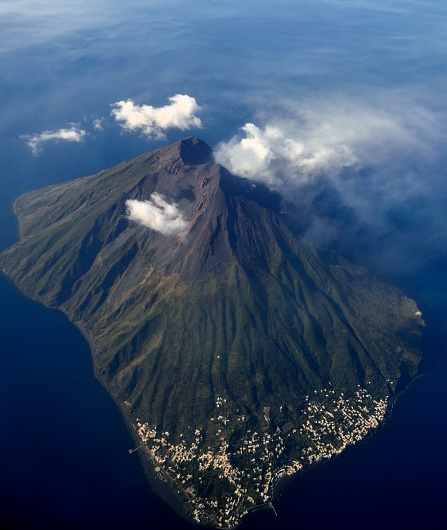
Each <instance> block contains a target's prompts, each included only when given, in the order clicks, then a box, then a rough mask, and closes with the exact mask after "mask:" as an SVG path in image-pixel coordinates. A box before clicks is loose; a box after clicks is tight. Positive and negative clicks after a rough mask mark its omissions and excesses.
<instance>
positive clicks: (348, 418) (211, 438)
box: [135, 388, 387, 528]
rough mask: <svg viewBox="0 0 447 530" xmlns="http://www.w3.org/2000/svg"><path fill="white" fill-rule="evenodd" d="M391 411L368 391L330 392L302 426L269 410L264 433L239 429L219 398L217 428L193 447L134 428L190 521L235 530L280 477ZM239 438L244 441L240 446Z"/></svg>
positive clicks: (200, 433) (334, 450)
mask: <svg viewBox="0 0 447 530" xmlns="http://www.w3.org/2000/svg"><path fill="white" fill-rule="evenodd" d="M269 410H270V409H269ZM280 410H282V407H281V408H280ZM386 410H387V400H386V399H382V400H374V399H373V398H372V397H371V395H369V394H368V392H367V391H366V390H365V389H361V388H359V389H358V390H357V392H355V393H354V395H352V396H350V397H346V396H345V395H344V394H343V393H342V392H341V393H336V392H335V391H334V390H332V389H329V390H328V389H323V390H319V391H315V395H313V396H312V397H310V396H306V406H305V407H304V408H303V409H302V410H301V414H300V418H301V423H300V425H297V426H295V425H294V424H293V423H292V422H291V421H288V422H287V423H285V424H283V425H282V426H279V425H272V421H271V420H270V415H269V411H267V412H266V410H265V408H264V412H263V418H262V420H261V421H260V422H258V424H259V427H260V428H258V429H257V430H258V431H260V432H257V431H252V430H250V429H248V426H247V429H246V430H244V429H240V428H239V430H238V431H235V430H234V425H235V424H236V423H237V422H240V421H241V416H240V415H238V416H237V417H236V416H235V415H234V416H235V417H232V415H231V414H228V411H227V406H226V400H225V399H224V398H221V397H218V398H217V399H216V413H215V414H214V417H213V418H210V426H209V427H208V428H204V429H196V430H195V431H194V435H193V436H192V437H191V436H188V440H189V441H188V442H187V441H186V439H184V435H183V434H177V435H176V436H171V435H170V433H169V432H168V431H165V432H157V429H156V428H155V427H153V428H150V427H149V425H148V424H147V423H143V422H141V421H140V420H137V422H136V425H135V429H136V432H137V434H138V437H139V439H140V441H141V448H142V449H143V450H144V451H145V452H146V454H147V455H148V456H149V457H150V459H151V460H152V462H153V463H154V466H155V469H156V471H158V472H159V473H160V478H163V479H164V480H168V479H169V480H170V481H171V482H172V483H173V484H174V486H175V487H176V489H177V491H178V492H179V494H180V495H181V497H182V498H183V500H184V501H185V506H186V509H187V511H188V513H189V514H190V515H191V517H192V518H193V519H194V520H195V521H197V522H200V523H204V524H212V525H214V526H217V527H220V528H233V527H235V526H236V525H237V524H239V523H240V520H241V517H242V516H243V515H244V514H246V513H247V511H248V510H249V509H250V508H252V507H254V506H257V505H261V504H264V503H268V502H270V501H271V499H272V495H273V490H274V488H275V486H276V484H277V483H278V481H279V479H280V478H281V477H283V476H285V475H293V474H295V473H297V472H298V471H299V470H300V469H303V468H304V467H307V466H309V465H311V464H314V463H316V462H319V461H320V460H323V459H326V458H331V457H332V455H334V454H338V453H340V452H341V451H343V449H345V448H346V447H347V446H348V445H351V444H354V443H356V442H357V441H359V440H361V439H362V438H364V437H365V436H366V435H367V433H368V432H370V431H371V430H372V429H375V428H376V427H378V426H379V424H380V422H381V421H382V420H383V418H384V416H385V413H386ZM296 423H297V422H296ZM228 425H229V427H228ZM240 425H241V423H239V426H240ZM235 432H238V433H241V432H242V433H243V435H242V436H239V434H238V435H237V440H235V436H234V433H235ZM174 438H175V439H176V443H174V441H173V439H174Z"/></svg>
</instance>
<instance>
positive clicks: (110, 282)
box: [0, 137, 424, 528]
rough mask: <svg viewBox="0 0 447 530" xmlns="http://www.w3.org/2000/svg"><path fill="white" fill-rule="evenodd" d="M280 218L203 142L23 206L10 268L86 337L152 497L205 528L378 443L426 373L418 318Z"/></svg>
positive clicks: (385, 288)
mask: <svg viewBox="0 0 447 530" xmlns="http://www.w3.org/2000/svg"><path fill="white" fill-rule="evenodd" d="M282 204H283V199H282V198H281V197H280V196H279V195H278V194H277V193H275V192H274V191H271V190H269V189H268V188H267V187H266V186H264V185H262V184H260V183H257V182H254V181H253V180H248V179H245V178H241V177H238V176H235V175H232V174H231V173H230V172H229V171H227V170H226V169H225V168H224V167H222V166H221V165H219V164H216V163H214V161H213V152H212V149H211V148H210V147H209V146H208V145H207V144H206V143H205V142H203V141H202V140H199V139H197V138H192V137H189V138H186V139H184V140H182V141H179V142H177V143H175V144H173V145H170V146H167V147H162V148H160V149H157V150H156V151H153V152H151V153H145V154H143V155H141V156H139V157H138V158H135V159H134V160H132V161H130V162H122V163H121V164H119V165H117V166H115V167H113V168H111V169H107V170H104V171H101V172H99V173H98V174H95V175H92V176H88V177H83V178H80V179H77V180H73V181H71V182H68V183H64V184H60V185H55V186H50V187H47V188H45V189H41V190H37V191H33V192H31V193H27V194H26V195H23V196H22V197H20V198H19V199H17V201H16V202H15V205H14V209H15V213H16V215H17V217H18V220H19V228H20V241H19V242H18V243H16V244H15V245H13V246H12V247H10V248H9V249H7V250H5V251H4V252H3V253H2V254H0V268H1V269H2V270H3V271H4V272H5V273H6V274H7V275H8V276H9V277H10V278H11V279H12V280H13V281H14V283H15V284H16V285H17V286H18V287H19V288H20V289H21V290H22V291H23V293H25V294H26V295H27V296H29V297H31V298H32V299H34V300H37V301H39V302H41V303H42V304H44V305H45V306H47V307H50V308H57V309H59V310H61V311H63V312H64V313H66V314H67V315H68V317H69V318H70V320H71V321H72V322H73V323H74V324H75V325H77V326H78V327H79V328H80V329H81V330H82V331H83V333H84V334H85V335H86V336H87V337H88V338H89V341H90V344H91V348H92V357H93V364H94V371H95V375H96V377H97V378H98V380H99V381H100V382H101V383H102V384H103V385H104V387H105V388H106V389H107V391H108V392H109V393H110V395H111V396H112V397H113V399H114V400H115V402H116V404H117V405H118V406H119V408H120V410H121V412H122V414H123V417H124V420H125V421H126V424H127V426H128V428H129V430H130V431H131V433H132V435H133V436H134V439H135V444H136V445H135V451H138V453H139V455H140V457H141V460H142V463H143V465H144V466H145V469H146V474H147V476H148V479H149V480H150V482H151V484H152V486H153V487H154V489H155V490H156V491H158V492H164V493H163V495H164V498H165V500H167V502H169V503H170V504H171V505H172V506H173V507H174V508H175V509H176V510H177V511H179V512H180V513H181V514H182V515H184V516H186V517H188V518H190V519H191V520H193V521H195V522H198V523H202V524H206V525H209V526H214V527H219V528H234V527H235V526H237V525H238V524H239V523H240V522H241V519H242V517H243V516H244V515H245V514H247V513H248V512H249V511H250V510H252V509H254V508H256V507H259V506H262V505H266V504H268V503H270V502H271V501H272V498H273V493H274V490H275V487H276V485H277V484H278V482H279V481H280V479H282V478H283V477H291V476H293V475H295V474H297V473H298V472H300V471H302V470H306V469H308V468H309V467H310V466H313V465H315V464H316V463H318V462H321V461H324V460H325V459H329V458H331V457H333V456H334V455H337V454H338V453H340V452H341V451H343V450H344V449H345V448H346V447H348V446H349V445H352V444H355V443H356V442H358V441H360V440H362V439H364V438H365V437H367V436H368V435H370V434H371V433H373V432H374V431H375V430H376V429H377V428H378V427H379V426H380V425H381V423H383V421H384V419H385V415H386V413H387V411H388V410H389V407H390V402H392V400H393V399H394V397H395V396H396V395H397V394H398V393H399V392H401V391H402V390H403V389H404V388H405V387H406V386H407V385H408V384H409V383H410V382H411V381H412V380H413V379H414V378H415V377H416V376H417V375H418V374H419V373H420V372H421V369H422V366H423V364H424V363H423V360H424V356H423V353H422V352H423V344H424V321H423V318H422V314H421V311H420V310H419V309H418V307H417V305H416V303H415V302H414V301H413V300H412V299H410V298H408V297H406V296H405V295H404V294H403V293H402V292H400V291H399V290H398V289H397V288H395V287H393V286H392V285H390V284H388V283H386V282H384V281H380V280H378V279H377V278H376V277H375V276H373V275H372V274H371V273H370V272H368V270H366V269H365V268H364V267H362V266H360V265H358V264H355V263H353V262H352V261H350V260H348V259H347V258H346V257H344V255H343V254H341V253H340V252H337V251H334V250H328V249H324V248H317V247H316V246H315V245H313V244H311V243H310V242H308V241H306V239H304V238H303V237H302V235H301V234H300V233H299V231H297V230H296V229H294V228H293V223H290V222H289V217H288V214H286V213H284V211H283V208H282ZM137 207H138V208H140V209H141V208H142V209H143V210H144V208H146V210H147V211H149V212H152V213H151V215H152V214H153V215H155V216H157V215H158V216H159V218H158V220H159V221H160V219H161V220H163V219H164V220H166V216H168V217H169V215H170V216H171V217H170V221H172V222H171V224H169V223H168V224H166V223H165V224H164V225H163V224H160V223H159V225H157V224H156V223H155V221H154V220H153V219H152V221H150V222H149V223H148V222H146V223H145V222H143V221H142V220H141V219H140V218H139V217H138V216H137V215H136V214H135V212H134V209H135V208H137ZM154 212H155V214H154ZM160 216H162V217H161V218H160ZM163 216H164V217H163ZM151 223H152V224H151ZM154 223H155V224H154ZM168 490H169V492H170V493H169V494H166V491H168Z"/></svg>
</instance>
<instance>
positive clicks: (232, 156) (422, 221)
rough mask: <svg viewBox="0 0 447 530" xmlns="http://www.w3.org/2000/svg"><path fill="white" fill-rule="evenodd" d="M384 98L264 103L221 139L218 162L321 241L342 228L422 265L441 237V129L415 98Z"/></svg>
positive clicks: (397, 266) (390, 258)
mask: <svg viewBox="0 0 447 530" xmlns="http://www.w3.org/2000/svg"><path fill="white" fill-rule="evenodd" d="M385 96H386V97H385ZM385 96H384V95H383V94H381V97H380V101H376V102H373V103H371V101H370V102H367V101H366V100H365V99H363V100H360V99H358V100H354V99H353V100H351V101H348V100H347V99H346V98H345V99H339V100H336V99H333V100H331V101H330V102H328V101H327V102H324V101H321V100H319V101H318V100H313V101H308V102H300V105H299V106H298V103H290V102H289V103H288V104H287V105H284V108H283V109H280V110H279V111H278V110H277V109H276V112H274V111H271V110H269V109H267V108H266V109H264V110H263V111H262V112H258V113H257V114H255V116H254V117H255V118H256V120H253V122H252V123H246V124H245V125H243V126H242V127H241V129H240V131H239V133H238V134H236V135H234V136H233V137H231V138H230V139H229V140H227V141H225V142H221V143H220V144H218V145H217V147H216V148H215V160H216V162H218V163H220V164H222V165H223V166H225V167H227V168H228V169H229V170H230V171H231V172H232V173H235V174H237V175H240V176H243V177H246V178H248V179H251V180H253V181H260V182H264V183H266V184H267V185H268V186H269V187H270V188H272V189H274V190H276V191H278V192H279V193H280V194H282V196H283V197H284V198H285V199H286V200H287V201H288V202H289V203H290V204H291V205H293V207H291V209H290V212H291V214H292V215H296V217H297V219H299V222H300V223H302V226H303V230H304V235H305V237H308V238H310V239H312V240H313V241H315V242H316V243H317V244H321V245H329V244H330V243H331V241H332V240H335V239H336V238H337V237H339V236H338V235H340V234H341V232H343V233H345V234H349V237H351V238H352V240H353V241H356V242H358V243H359V244H360V245H361V247H362V248H364V249H365V250H367V251H368V252H370V255H372V256H374V258H376V259H378V261H380V262H381V263H384V264H386V266H384V268H385V269H386V268H388V269H390V270H391V269H392V270H403V269H405V268H408V269H410V268H411V267H413V266H419V265H420V264H421V263H422V262H424V260H426V259H429V255H430V254H429V253H428V249H430V252H433V249H442V248H445V245H446V244H447V234H446V231H445V228H444V227H445V205H444V204H443V201H442V198H441V195H440V193H439V190H442V189H444V187H445V184H444V183H443V182H442V181H441V180H442V179H441V176H439V177H437V175H441V173H442V171H441V170H440V167H441V166H442V157H441V153H442V152H443V148H442V146H443V145H445V142H446V141H447V130H446V129H447V128H446V126H445V121H444V120H443V116H442V115H440V114H439V113H436V112H434V111H431V110H429V109H428V108H427V107H426V106H424V105H418V104H417V102H415V100H414V99H412V98H410V97H409V98H407V99H406V98H405V97H403V96H402V95H398V96H399V97H398V96H397V95H395V94H392V93H389V94H386V95H385ZM374 103H375V104H374ZM337 234H338V235H337ZM415 234H418V236H417V239H415ZM416 247H418V248H419V252H416ZM421 248H424V249H427V253H425V252H424V251H423V252H421Z"/></svg>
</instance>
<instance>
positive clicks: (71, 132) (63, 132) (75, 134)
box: [20, 125, 87, 155]
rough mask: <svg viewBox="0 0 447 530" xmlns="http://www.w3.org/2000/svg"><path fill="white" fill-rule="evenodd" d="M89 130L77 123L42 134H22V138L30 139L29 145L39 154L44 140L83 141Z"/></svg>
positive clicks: (34, 153) (33, 151)
mask: <svg viewBox="0 0 447 530" xmlns="http://www.w3.org/2000/svg"><path fill="white" fill-rule="evenodd" d="M86 134H87V131H84V130H83V129H79V128H78V127H77V126H76V125H72V126H71V127H70V128H69V129H59V130H57V131H43V132H41V133H40V134H33V135H21V136H20V138H23V139H25V140H28V142H27V143H28V145H29V146H30V147H31V151H32V153H33V155H37V154H38V153H39V152H40V151H41V149H40V148H39V146H40V144H41V143H42V142H47V141H49V140H65V141H67V142H81V141H82V140H83V139H84V137H85V135H86Z"/></svg>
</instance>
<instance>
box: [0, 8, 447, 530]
mask: <svg viewBox="0 0 447 530" xmlns="http://www.w3.org/2000/svg"><path fill="white" fill-rule="evenodd" d="M0 67H1V68H0V72H1V73H0V79H1V82H0V102H1V104H0V168H1V170H0V248H1V249H4V248H7V247H8V246H10V245H11V244H13V243H14V242H15V241H17V240H18V237H19V234H18V226H17V222H16V219H15V216H14V213H13V210H12V204H13V201H14V200H15V199H16V198H17V197H18V196H20V195H21V194H23V193H25V192H27V191H30V190H33V189H37V188H41V187H44V186H47V185H51V184H55V183H60V182H66V181H68V180H70V179H74V178H78V177H81V176H84V175H89V174H92V173H95V172H97V171H99V170H101V169H103V168H106V167H110V166H113V165H114V164H117V163H119V162H121V161H122V160H130V159H132V158H133V157H135V156H137V155H139V154H141V153H142V152H145V151H151V150H153V149H156V148H158V147H160V146H162V145H167V144H169V143H172V142H174V141H177V140H179V139H181V138H183V137H185V136H188V135H194V136H198V137H200V138H202V139H204V140H205V141H206V142H207V143H208V144H209V145H210V146H212V147H213V148H214V149H215V150H216V156H217V157H218V158H219V160H221V161H225V163H226V164H227V165H228V166H230V169H232V170H233V171H238V172H239V173H240V174H244V175H245V176H246V177H248V178H251V179H254V180H263V181H265V182H268V183H269V184H270V185H271V186H273V187H275V189H278V191H279V192H280V193H283V194H285V195H286V196H287V198H288V199H291V200H292V202H295V203H296V205H297V206H296V207H297V209H298V208H300V211H302V212H305V214H306V215H307V216H308V223H307V224H306V230H307V232H306V234H305V235H306V237H309V238H311V239H313V240H315V241H316V242H318V243H319V244H322V245H326V244H331V242H332V240H333V237H334V233H335V231H336V230H337V233H338V232H339V231H340V230H342V231H343V232H344V233H345V234H346V235H347V237H349V238H350V239H351V240H352V242H353V243H354V244H355V245H356V246H357V247H358V248H359V249H360V250H362V251H363V252H365V253H366V254H367V255H368V256H369V257H370V258H371V259H372V260H373V262H375V263H376V265H377V267H378V268H379V269H380V270H381V271H383V273H384V274H385V275H387V277H388V278H390V279H392V281H393V282H395V283H397V284H398V285H399V286H400V287H401V289H403V290H404V291H405V292H407V293H408V294H409V295H410V296H412V297H414V298H415V299H416V300H417V302H418V304H419V306H420V308H421V310H422V311H423V313H424V314H426V315H427V322H430V326H431V327H430V336H433V337H434V341H435V342H434V346H433V345H432V349H434V350H435V354H436V355H434V356H433V355H432V362H431V365H430V367H429V369H428V370H427V372H426V373H425V374H424V375H423V376H422V377H420V378H419V379H418V380H417V381H416V382H414V383H413V384H412V385H411V386H410V388H409V389H408V390H407V391H406V392H405V393H404V394H403V395H402V396H401V397H400V398H399V399H398V400H397V402H396V404H395V406H394V409H393V412H392V414H391V417H390V419H389V422H388V423H387V424H386V426H385V427H383V428H382V429H380V430H379V432H377V433H376V434H375V435H374V436H373V437H372V438H370V439H369V440H367V441H365V442H364V443H361V444H358V445H356V446H355V447H352V448H351V449H349V450H347V451H346V452H345V453H344V454H342V455H340V456H339V457H338V458H336V459H334V460H331V461H329V462H327V463H326V464H324V465H320V466H318V467H316V468H315V469H313V470H311V471H309V472H307V473H305V474H304V475H302V476H299V477H297V478H296V479H295V480H294V481H293V482H292V483H291V484H290V485H289V486H288V487H287V488H286V489H285V491H283V493H282V495H281V497H280V498H279V499H278V500H277V502H276V503H275V508H276V512H277V515H275V514H274V513H273V511H271V510H268V509H263V510H260V511H258V512H256V513H254V514H252V515H251V516H250V517H248V518H247V519H246V520H245V521H244V522H243V524H242V526H241V528H242V529H245V530H248V529H251V528H257V529H258V528H261V529H263V528H265V529H269V530H270V529H283V528H297V529H298V528H299V529H320V528H321V529H331V528H333V529H339V528H343V529H346V530H351V529H352V530H354V529H356V530H357V529H359V528H361V529H373V528H378V527H380V528H384V529H387V528H390V529H394V530H396V529H404V528H405V529H409V528H430V529H437V528H445V527H446V526H447V508H445V499H446V497H447V451H446V450H445V449H446V447H447V363H446V351H445V346H444V342H443V340H442V336H443V333H444V332H445V322H446V317H445V315H446V314H447V178H446V177H447V171H446V167H447V165H446V149H445V145H446V142H447V130H446V129H447V127H446V124H447V120H446V116H447V100H446V98H445V86H446V80H447V5H446V4H445V3H444V2H442V1H440V0H425V1H422V0H406V1H399V0H314V1H313V2H307V1H304V0H295V1H291V0H277V1H276V2H271V1H267V0H246V1H245V2H236V1H234V0H227V1H224V0H222V1H217V0H207V1H205V0H196V1H194V2H191V1H189V0H186V1H185V0H183V1H180V0H165V1H163V2H160V1H158V0H144V1H143V0H130V1H129V2H126V3H125V4H124V3H122V2H118V1H116V0H108V1H105V0H89V1H86V0H79V1H78V2H76V3H74V2H68V1H67V0H59V1H57V2H56V1H55V0H46V1H44V0H34V1H30V0H14V1H11V0H1V1H0ZM179 94H180V95H182V96H187V97H186V98H183V99H182V100H181V101H183V103H184V104H185V105H183V106H182V105H180V103H179V102H180V100H179V99H175V96H176V95H179ZM126 103H127V106H125V104H126ZM188 105H189V106H188ZM118 109H121V110H123V112H122V113H121V114H119V115H118V114H117V113H116V112H114V111H116V110H118ZM124 109H127V110H124ZM322 204H325V205H326V206H325V207H324V208H323V207H322V206H321V205H322ZM0 426H1V436H0V524H1V526H2V527H4V528H8V529H11V530H16V529H17V530H18V529H21V530H22V529H23V530H28V529H29V530H34V529H45V530H52V529H97V530H102V529H106V528H107V529H108V530H114V529H116V530H118V529H122V528H130V527H131V528H141V529H153V530H158V529H164V528H181V529H183V528H185V529H186V528H188V529H189V528H193V527H194V525H192V524H189V523H187V522H186V521H184V520H182V519H181V518H180V517H178V516H177V515H176V514H175V513H174V512H173V511H172V510H171V509H170V508H169V507H168V506H166V505H165V504H164V502H163V501H162V500H161V499H160V498H159V497H157V496H156V495H155V494H154V493H153V492H152V491H151V489H150V486H149V485H148V482H147V481H146V479H145V476H144V472H143V469H142V466H141V464H140V462H139V459H138V456H137V454H136V453H134V454H132V455H129V453H128V449H130V448H132V447H133V441H132V438H131V436H130V435H129V433H128V432H127V429H126V427H125V425H124V422H123V421H122V419H121V416H120V413H119V411H118V409H117V407H116V406H115V405H114V403H113V401H112V399H111V398H110V397H109V395H108V394H107V392H106V391H105V390H104V389H103V388H102V387H101V385H100V384H99V383H98V382H97V381H96V380H95V378H94V376H93V370H92V362H91V357H90V351H89V346H88V344H87V342H86V341H85V339H84V338H83V336H82V335H81V333H80V332H79V331H78V330H77V329H76V328H75V327H74V326H73V325H72V324H71V323H70V322H69V321H68V320H67V318H66V317H65V316H64V315H63V314H61V313H59V312H57V311H52V310H49V309H46V308H44V307H43V306H41V305H39V304H38V303H36V302H33V301H31V300H29V299H27V298H26V297H24V296H23V295H22V294H21V293H20V292H19V291H18V290H17V289H16V288H15V287H14V286H13V285H12V284H11V282H10V281H9V280H8V279H7V278H6V277H5V276H4V275H1V274H0Z"/></svg>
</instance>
